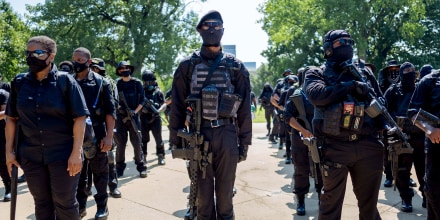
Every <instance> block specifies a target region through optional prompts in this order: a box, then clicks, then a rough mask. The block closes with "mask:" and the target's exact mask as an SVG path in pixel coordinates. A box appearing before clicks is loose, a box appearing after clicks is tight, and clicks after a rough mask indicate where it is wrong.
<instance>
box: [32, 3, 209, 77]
mask: <svg viewBox="0 0 440 220" xmlns="http://www.w3.org/2000/svg"><path fill="white" fill-rule="evenodd" d="M201 1H204V0H201ZM186 7H187V5H186V3H185V1H184V0H75V1H73V0H68V1H66V0H52V1H46V2H45V3H44V4H38V5H36V6H28V7H27V9H28V11H29V12H30V14H31V16H29V18H28V19H29V20H30V21H31V23H30V24H31V26H32V27H34V31H35V34H44V35H47V36H50V37H52V38H53V39H54V40H55V41H56V42H57V44H58V47H59V52H58V55H57V62H61V61H63V60H70V59H71V57H72V52H73V50H74V49H75V48H77V47H80V46H82V47H86V48H88V49H89V50H90V51H91V53H92V56H93V57H101V58H102V59H103V60H104V61H105V62H106V64H107V65H106V68H107V72H108V73H110V74H115V67H116V66H117V64H118V63H119V61H122V60H126V61H129V62H130V64H131V65H133V66H134V67H135V76H138V77H139V76H140V75H139V74H140V73H141V69H142V68H148V69H151V70H153V71H155V72H156V75H157V76H158V77H159V78H160V79H162V80H163V81H166V80H167V79H169V78H171V76H172V70H173V67H174V66H175V62H176V58H177V57H178V56H179V53H182V52H188V49H187V48H188V47H189V46H192V45H193V42H194V41H195V39H197V38H195V37H194V36H196V34H195V28H194V27H195V26H196V22H197V15H196V14H195V13H194V12H192V11H190V12H186V11H185V9H186Z"/></svg>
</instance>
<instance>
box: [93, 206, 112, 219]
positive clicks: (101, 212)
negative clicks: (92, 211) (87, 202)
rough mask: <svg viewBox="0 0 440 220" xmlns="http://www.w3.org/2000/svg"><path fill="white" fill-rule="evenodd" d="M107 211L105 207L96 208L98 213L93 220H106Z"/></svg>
mask: <svg viewBox="0 0 440 220" xmlns="http://www.w3.org/2000/svg"><path fill="white" fill-rule="evenodd" d="M108 214H109V213H108V209H107V206H98V211H97V212H96V215H95V220H106V219H107V217H108Z"/></svg>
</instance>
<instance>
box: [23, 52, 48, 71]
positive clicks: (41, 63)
mask: <svg viewBox="0 0 440 220" xmlns="http://www.w3.org/2000/svg"><path fill="white" fill-rule="evenodd" d="M47 59H49V55H48V56H47V57H46V59H44V60H40V59H38V58H36V57H33V56H31V55H29V56H28V57H26V63H27V65H28V66H29V70H30V72H31V73H38V72H40V71H41V70H43V69H44V68H46V67H47V66H49V65H50V62H49V63H46V61H47Z"/></svg>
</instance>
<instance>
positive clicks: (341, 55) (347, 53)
mask: <svg viewBox="0 0 440 220" xmlns="http://www.w3.org/2000/svg"><path fill="white" fill-rule="evenodd" d="M352 58H353V47H351V46H350V45H342V46H339V47H337V48H334V49H333V54H332V56H331V57H329V58H328V61H331V62H336V63H342V62H344V61H346V60H349V59H352Z"/></svg>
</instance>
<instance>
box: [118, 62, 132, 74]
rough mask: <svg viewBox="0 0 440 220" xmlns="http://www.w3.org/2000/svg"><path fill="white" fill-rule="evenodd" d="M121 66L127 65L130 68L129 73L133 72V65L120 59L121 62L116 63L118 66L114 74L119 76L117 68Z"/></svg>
mask: <svg viewBox="0 0 440 220" xmlns="http://www.w3.org/2000/svg"><path fill="white" fill-rule="evenodd" d="M122 66H127V67H128V68H129V69H130V71H131V73H130V75H132V74H133V72H134V66H132V65H130V64H129V63H128V62H127V61H121V62H119V63H118V67H116V75H118V76H121V74H119V72H118V70H119V69H120V68H121V67H122Z"/></svg>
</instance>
